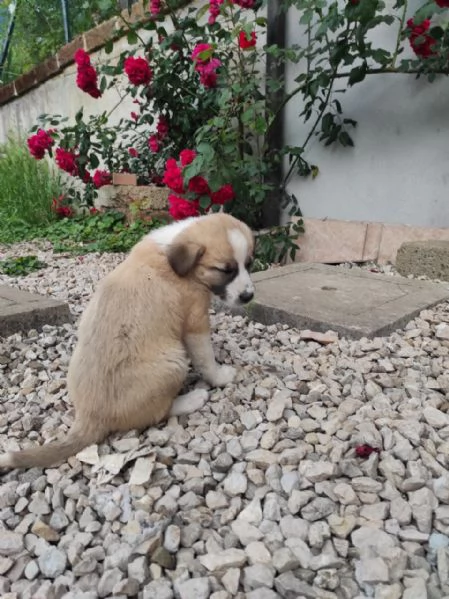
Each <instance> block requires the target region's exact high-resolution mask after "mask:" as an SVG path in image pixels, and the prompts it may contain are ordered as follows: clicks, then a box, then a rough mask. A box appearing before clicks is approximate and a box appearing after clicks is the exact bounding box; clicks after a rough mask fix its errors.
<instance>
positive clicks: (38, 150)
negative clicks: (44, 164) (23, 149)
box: [27, 129, 55, 160]
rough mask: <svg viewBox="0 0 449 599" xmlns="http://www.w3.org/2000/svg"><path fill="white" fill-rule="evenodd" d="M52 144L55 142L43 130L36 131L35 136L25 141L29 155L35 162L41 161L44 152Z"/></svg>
mask: <svg viewBox="0 0 449 599" xmlns="http://www.w3.org/2000/svg"><path fill="white" fill-rule="evenodd" d="M54 143H55V140H54V139H53V138H52V136H51V135H50V133H49V132H48V131H45V130H44V129H38V131H37V133H36V134H35V135H32V136H31V137H29V138H28V139H27V144H28V149H29V151H30V154H31V156H33V158H36V160H41V159H42V158H43V157H44V155H45V152H46V150H49V149H50V148H51V146H52V145H53V144H54Z"/></svg>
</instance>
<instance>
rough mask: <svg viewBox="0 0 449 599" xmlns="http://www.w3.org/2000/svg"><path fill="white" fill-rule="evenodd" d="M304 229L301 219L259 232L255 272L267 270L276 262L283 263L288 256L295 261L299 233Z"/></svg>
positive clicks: (254, 264)
mask: <svg viewBox="0 0 449 599" xmlns="http://www.w3.org/2000/svg"><path fill="white" fill-rule="evenodd" d="M303 231H304V228H303V221H302V219H299V220H297V221H295V222H294V223H291V224H288V225H283V226H279V227H273V228H272V229H270V230H268V231H263V232H261V233H259V234H258V235H257V237H256V248H255V259H254V263H253V269H252V270H253V272H257V271H260V270H266V269H267V268H268V267H269V266H270V265H272V264H275V263H279V264H282V263H283V261H284V260H285V259H286V258H287V257H288V258H290V259H291V260H292V261H294V260H295V257H296V252H297V251H298V249H299V248H298V245H297V239H298V235H299V234H301V233H302V232H303Z"/></svg>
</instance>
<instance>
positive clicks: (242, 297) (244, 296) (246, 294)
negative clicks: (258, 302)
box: [239, 291, 254, 304]
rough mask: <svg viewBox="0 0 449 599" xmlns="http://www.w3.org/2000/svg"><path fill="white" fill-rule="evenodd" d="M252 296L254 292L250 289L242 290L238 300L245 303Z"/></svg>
mask: <svg viewBox="0 0 449 599" xmlns="http://www.w3.org/2000/svg"><path fill="white" fill-rule="evenodd" d="M253 297H254V293H253V292H252V291H244V292H243V293H241V294H240V295H239V300H240V301H241V302H242V304H247V303H248V302H250V301H251V300H252V299H253Z"/></svg>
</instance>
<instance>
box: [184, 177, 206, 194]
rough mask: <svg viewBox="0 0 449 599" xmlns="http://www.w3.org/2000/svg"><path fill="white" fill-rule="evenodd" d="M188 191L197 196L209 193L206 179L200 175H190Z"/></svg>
mask: <svg viewBox="0 0 449 599" xmlns="http://www.w3.org/2000/svg"><path fill="white" fill-rule="evenodd" d="M189 191H191V192H193V193H196V194H198V195H199V196H205V195H209V193H210V189H209V185H208V184H207V181H206V179H204V177H201V176H199V175H198V176H196V177H192V178H191V179H190V181H189Z"/></svg>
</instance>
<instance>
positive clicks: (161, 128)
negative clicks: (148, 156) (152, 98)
mask: <svg viewBox="0 0 449 599" xmlns="http://www.w3.org/2000/svg"><path fill="white" fill-rule="evenodd" d="M156 131H157V134H158V136H159V139H164V137H166V136H167V134H168V123H167V121H166V119H165V117H163V116H160V117H159V121H158V123H157V127H156Z"/></svg>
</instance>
